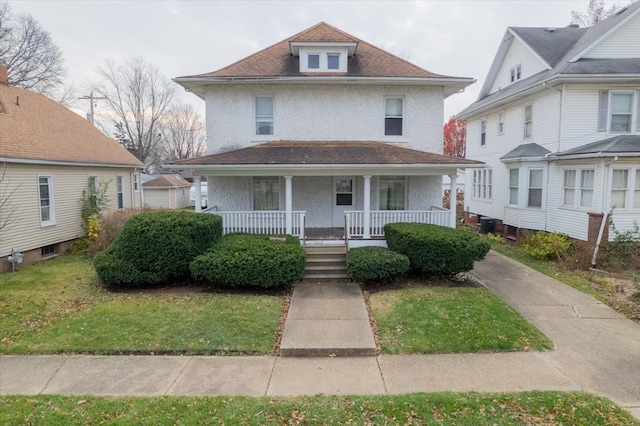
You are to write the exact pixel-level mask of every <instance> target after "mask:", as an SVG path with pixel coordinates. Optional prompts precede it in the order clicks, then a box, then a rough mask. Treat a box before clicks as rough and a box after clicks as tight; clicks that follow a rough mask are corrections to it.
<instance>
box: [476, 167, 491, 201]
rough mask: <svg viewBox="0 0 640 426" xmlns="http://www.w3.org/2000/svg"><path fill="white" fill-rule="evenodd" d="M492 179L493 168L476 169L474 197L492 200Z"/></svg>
mask: <svg viewBox="0 0 640 426" xmlns="http://www.w3.org/2000/svg"><path fill="white" fill-rule="evenodd" d="M491 181H492V176H491V169H482V170H474V171H473V197H474V198H476V199H478V200H484V201H491V191H492V182H491Z"/></svg>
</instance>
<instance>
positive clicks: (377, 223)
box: [345, 209, 451, 237]
mask: <svg viewBox="0 0 640 426" xmlns="http://www.w3.org/2000/svg"><path fill="white" fill-rule="evenodd" d="M369 214H370V216H369V217H370V219H369V230H370V232H369V235H370V236H372V237H383V236H384V226H385V225H386V224H387V223H396V222H417V223H429V224H432V225H440V226H449V223H450V217H451V215H450V213H449V211H448V210H440V209H438V210H431V211H407V210H375V211H370V212H369ZM345 215H346V217H347V220H346V223H347V224H348V225H347V229H348V231H349V237H362V236H364V211H348V212H345Z"/></svg>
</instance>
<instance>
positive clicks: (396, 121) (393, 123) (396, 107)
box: [384, 98, 403, 136]
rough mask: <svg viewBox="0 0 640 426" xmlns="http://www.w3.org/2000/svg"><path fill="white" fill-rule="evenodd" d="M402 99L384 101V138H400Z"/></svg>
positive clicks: (386, 99)
mask: <svg viewBox="0 0 640 426" xmlns="http://www.w3.org/2000/svg"><path fill="white" fill-rule="evenodd" d="M402 104H403V99H402V98H385V99H384V134H385V135H386V136H402V116H403V105H402Z"/></svg>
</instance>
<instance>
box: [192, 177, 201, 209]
mask: <svg viewBox="0 0 640 426" xmlns="http://www.w3.org/2000/svg"><path fill="white" fill-rule="evenodd" d="M193 185H194V193H195V195H194V196H193V198H195V203H196V213H200V212H201V211H202V203H201V202H200V198H202V187H201V186H200V176H195V175H194V176H193Z"/></svg>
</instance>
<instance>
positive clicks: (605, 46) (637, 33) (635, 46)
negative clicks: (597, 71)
mask: <svg viewBox="0 0 640 426" xmlns="http://www.w3.org/2000/svg"><path fill="white" fill-rule="evenodd" d="M638 40H640V14H637V13H636V15H635V16H634V17H633V18H632V19H630V20H629V21H627V22H626V23H625V24H624V25H623V26H622V27H620V28H618V29H617V30H616V31H615V32H613V33H612V34H610V35H609V36H608V37H606V38H605V39H603V40H602V41H601V42H600V43H598V44H597V45H596V46H595V47H594V48H593V49H591V50H590V51H588V52H587V53H586V54H585V55H584V57H585V58H598V59H608V58H639V57H640V42H639V41H638Z"/></svg>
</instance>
